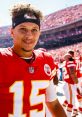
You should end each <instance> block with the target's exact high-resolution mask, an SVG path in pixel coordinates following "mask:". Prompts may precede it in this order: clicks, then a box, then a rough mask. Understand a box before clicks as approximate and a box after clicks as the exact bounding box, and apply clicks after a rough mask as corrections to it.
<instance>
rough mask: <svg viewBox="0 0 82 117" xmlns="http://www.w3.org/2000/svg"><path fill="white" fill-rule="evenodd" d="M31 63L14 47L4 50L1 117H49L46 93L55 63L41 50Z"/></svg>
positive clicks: (0, 70) (0, 76)
mask: <svg viewBox="0 0 82 117" xmlns="http://www.w3.org/2000/svg"><path fill="white" fill-rule="evenodd" d="M34 54H35V60H34V61H33V62H31V63H27V62H26V61H25V60H23V59H22V58H20V57H19V56H18V55H16V54H15V53H14V52H13V51H12V49H11V48H8V49H7V48H4V49H1V50H0V117H45V92H46V88H47V87H48V85H49V80H50V76H51V71H52V70H53V69H54V67H55V66H54V61H53V59H52V57H51V56H50V55H48V54H47V53H46V52H42V51H41V50H38V51H37V50H36V51H34Z"/></svg>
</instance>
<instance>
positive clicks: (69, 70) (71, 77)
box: [62, 53, 78, 117]
mask: <svg viewBox="0 0 82 117" xmlns="http://www.w3.org/2000/svg"><path fill="white" fill-rule="evenodd" d="M64 59H65V61H64V64H63V68H62V69H63V79H64V81H65V85H64V87H63V89H64V94H65V97H66V100H65V101H64V104H63V106H65V107H66V110H67V115H68V117H76V115H77V109H76V105H75V97H76V84H77V83H78V79H77V74H76V63H75V60H74V59H73V58H72V56H71V54H69V53H67V54H65V56H64ZM72 112H73V113H72Z"/></svg>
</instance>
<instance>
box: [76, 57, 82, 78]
mask: <svg viewBox="0 0 82 117" xmlns="http://www.w3.org/2000/svg"><path fill="white" fill-rule="evenodd" d="M75 61H76V64H77V67H76V70H77V78H81V77H82V57H76V58H75Z"/></svg>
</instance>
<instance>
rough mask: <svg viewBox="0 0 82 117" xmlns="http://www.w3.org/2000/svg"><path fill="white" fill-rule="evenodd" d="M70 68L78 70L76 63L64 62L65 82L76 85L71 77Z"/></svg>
mask: <svg viewBox="0 0 82 117" xmlns="http://www.w3.org/2000/svg"><path fill="white" fill-rule="evenodd" d="M70 68H74V69H76V63H75V61H68V62H66V61H65V62H64V64H63V68H62V69H63V79H64V81H65V82H67V83H69V84H74V81H73V80H72V78H71V75H70V71H69V69H70Z"/></svg>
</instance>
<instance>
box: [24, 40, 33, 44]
mask: <svg viewBox="0 0 82 117" xmlns="http://www.w3.org/2000/svg"><path fill="white" fill-rule="evenodd" d="M23 42H24V43H25V44H32V43H33V42H32V40H23Z"/></svg>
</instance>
